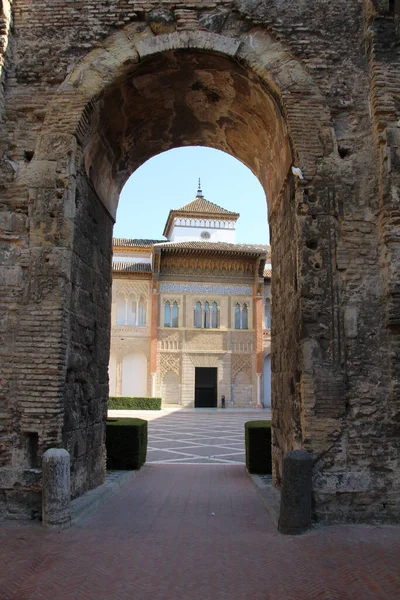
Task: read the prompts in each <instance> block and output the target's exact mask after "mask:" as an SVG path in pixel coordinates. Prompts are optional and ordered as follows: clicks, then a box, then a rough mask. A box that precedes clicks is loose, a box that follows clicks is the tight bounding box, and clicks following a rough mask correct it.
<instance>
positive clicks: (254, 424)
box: [244, 421, 272, 474]
mask: <svg viewBox="0 0 400 600" xmlns="http://www.w3.org/2000/svg"><path fill="white" fill-rule="evenodd" d="M244 429H245V443H246V467H247V470H248V472H249V473H262V474H269V473H272V457H271V421H247V423H245V424H244Z"/></svg>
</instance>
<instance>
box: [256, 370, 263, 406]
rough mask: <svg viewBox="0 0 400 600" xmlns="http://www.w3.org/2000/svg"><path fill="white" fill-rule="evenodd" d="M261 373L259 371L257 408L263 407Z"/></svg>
mask: <svg viewBox="0 0 400 600" xmlns="http://www.w3.org/2000/svg"><path fill="white" fill-rule="evenodd" d="M261 390H262V388H261V373H257V408H262V406H263V404H262V395H261Z"/></svg>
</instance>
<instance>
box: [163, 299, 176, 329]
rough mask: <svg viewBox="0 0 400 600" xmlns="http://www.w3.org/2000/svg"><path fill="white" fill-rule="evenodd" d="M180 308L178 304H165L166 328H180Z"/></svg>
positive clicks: (168, 302)
mask: <svg viewBox="0 0 400 600" xmlns="http://www.w3.org/2000/svg"><path fill="white" fill-rule="evenodd" d="M178 322H179V308H178V303H177V302H176V301H175V302H170V301H169V300H167V302H166V303H165V304H164V327H178Z"/></svg>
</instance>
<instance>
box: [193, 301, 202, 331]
mask: <svg viewBox="0 0 400 600" xmlns="http://www.w3.org/2000/svg"><path fill="white" fill-rule="evenodd" d="M201 312H202V311H201V302H196V306H195V307H194V326H195V327H200V328H201V325H202V324H201Z"/></svg>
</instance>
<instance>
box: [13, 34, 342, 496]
mask: <svg viewBox="0 0 400 600" xmlns="http://www.w3.org/2000/svg"><path fill="white" fill-rule="evenodd" d="M149 107H150V108H151V109H152V111H151V113H150V112H149ZM156 108H157V110H156ZM250 108H251V110H250ZM205 109H206V110H205ZM154 114H156V115H157V116H156V117H155V116H154ZM144 124H145V126H144ZM189 143H190V144H204V145H210V146H213V147H216V148H220V149H222V150H225V151H228V152H230V153H231V154H234V155H235V156H236V157H237V158H239V159H240V160H242V161H243V162H245V163H246V164H247V165H248V166H249V167H250V168H251V169H252V171H253V172H254V173H255V175H256V176H257V177H258V178H259V179H260V181H261V183H262V184H263V186H264V189H265V190H266V195H267V199H268V203H269V215H270V226H271V232H272V246H273V254H272V263H273V273H274V277H273V287H272V292H273V306H274V331H273V336H274V346H273V356H272V364H273V369H272V370H273V397H274V398H275V399H276V400H274V406H273V425H274V473H275V479H276V481H277V483H279V481H280V476H281V466H282V457H283V454H284V453H285V452H286V451H287V450H288V449H291V448H294V447H305V448H307V449H309V450H310V451H312V452H313V453H314V454H315V456H316V457H318V456H320V455H321V456H322V455H324V454H325V453H327V452H328V453H329V450H330V448H331V447H332V445H333V443H334V442H335V441H336V440H337V439H339V438H340V435H341V431H342V428H343V421H342V420H341V417H342V416H343V415H344V412H345V409H346V407H345V394H344V373H343V362H344V360H343V347H342V344H341V335H342V326H343V323H342V320H341V319H342V318H341V312H340V310H339V290H338V286H337V281H336V274H335V269H334V266H333V264H334V261H333V254H334V252H335V244H336V235H337V223H336V213H337V204H336V200H335V195H334V191H333V190H334V185H333V181H334V179H335V178H337V177H339V176H340V172H341V168H342V167H341V165H340V160H339V158H338V154H337V152H336V150H337V147H336V142H335V135H334V132H333V128H332V124H331V118H330V114H329V111H328V109H327V107H326V105H325V102H324V100H323V97H322V94H321V92H320V90H319V88H318V86H316V85H315V84H314V82H313V80H312V78H311V77H310V75H309V74H308V72H307V71H306V69H305V68H304V67H303V66H302V64H301V63H300V62H299V61H298V60H296V59H294V58H293V56H292V55H291V53H290V52H289V51H288V49H287V47H286V46H285V45H284V44H282V43H280V42H278V41H276V39H273V38H272V37H271V36H270V35H269V34H268V33H267V31H266V30H265V29H263V28H261V27H253V28H251V29H250V30H246V31H245V32H242V31H241V30H240V28H239V29H238V30H237V31H232V32H231V35H230V36H229V37H227V36H224V35H218V34H213V33H210V32H206V31H190V32H188V31H183V32H176V33H170V34H162V35H156V34H155V33H154V31H153V30H152V29H151V27H149V26H145V25H144V23H140V25H138V24H134V25H129V26H127V27H125V28H123V29H121V30H119V31H118V32H117V33H115V34H113V35H111V36H109V37H108V38H105V39H104V40H103V41H102V42H101V43H100V44H99V45H98V47H97V48H96V49H94V50H92V51H91V52H89V53H88V55H87V56H86V57H84V58H82V59H81V60H80V62H79V63H78V64H77V65H75V67H74V68H73V69H72V70H71V72H70V73H69V75H68V76H67V78H66V79H65V81H64V82H63V83H62V84H61V85H60V86H59V89H58V90H57V93H55V94H54V96H53V98H52V99H51V101H50V102H49V104H48V106H47V108H46V117H45V120H44V124H43V127H42V130H41V134H40V136H39V138H38V141H37V144H36V149H35V153H34V156H33V159H32V160H31V161H30V162H29V164H27V165H26V166H25V167H24V168H23V169H22V170H21V172H20V174H19V178H18V185H19V186H20V188H21V189H28V190H29V197H30V202H31V205H32V223H31V231H30V236H31V243H32V244H33V245H35V247H37V248H38V263H40V261H41V259H42V257H43V258H44V257H45V258H44V260H47V263H48V265H47V270H48V271H49V269H52V277H53V278H54V279H53V280H52V287H51V299H50V298H47V299H46V298H45V300H44V301H43V302H42V304H41V310H42V318H43V319H48V320H51V322H52V330H51V332H48V334H47V333H46V332H44V333H43V335H42V337H43V339H44V343H45V342H46V339H47V338H46V335H48V339H50V334H51V335H53V336H54V339H56V340H57V344H58V345H57V348H56V350H55V352H57V358H58V363H57V369H55V373H54V393H53V396H52V397H51V402H52V403H53V404H52V406H53V408H54V411H55V412H54V415H55V416H54V417H48V418H46V421H45V423H44V426H43V430H44V434H43V445H44V444H48V443H50V442H52V443H55V444H61V443H62V444H64V445H66V446H67V447H68V448H69V449H72V454H73V480H74V490H75V493H76V494H80V493H82V492H83V491H85V490H86V489H87V488H88V487H93V486H95V485H97V484H98V483H100V482H101V481H102V478H103V476H104V472H103V461H102V446H103V420H104V414H105V406H106V399H107V362H108V344H109V324H108V313H109V303H110V293H109V286H110V280H109V261H110V257H111V236H112V224H113V216H114V215H115V209H116V203H117V200H118V195H119V192H120V189H121V187H122V185H123V184H124V182H125V181H126V179H127V177H128V176H129V175H130V173H131V172H132V171H133V170H134V169H135V168H137V167H138V166H139V165H140V164H141V163H143V162H144V161H145V160H146V159H147V158H149V157H150V156H152V155H153V154H155V153H157V152H161V151H162V150H166V149H169V148H172V147H174V146H177V145H183V144H189ZM292 164H296V165H299V166H300V167H301V169H302V171H303V173H304V177H305V178H304V180H303V181H299V180H298V179H294V178H293V176H292V173H291V166H292ZM54 215H55V216H54ZM100 291H101V293H100ZM155 295H156V292H155ZM278 299H279V302H278V301H275V300H278ZM35 309H36V307H34V306H33V307H32V308H31V311H34V310H35ZM27 315H28V316H29V310H28V311H27ZM321 428H323V430H324V433H323V435H321V434H320V432H321ZM83 431H84V433H85V435H86V437H87V439H88V446H89V447H90V448H91V450H90V452H88V453H86V454H85V453H84V452H81V451H80V450H79V452H77V453H76V455H75V453H74V449H75V448H76V447H77V441H78V439H80V438H82V432H83ZM334 460H335V459H334V457H332V460H328V461H327V462H328V463H329V465H328V467H326V463H325V464H323V465H322V466H318V467H317V468H316V474H317V475H318V476H319V475H321V473H322V478H323V476H324V468H328V470H329V468H331V467H332V464H334ZM332 461H333V462H332ZM321 485H322V484H321ZM322 487H323V485H322ZM325 487H327V488H329V484H328V485H327V486H325ZM328 495H329V492H328Z"/></svg>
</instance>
